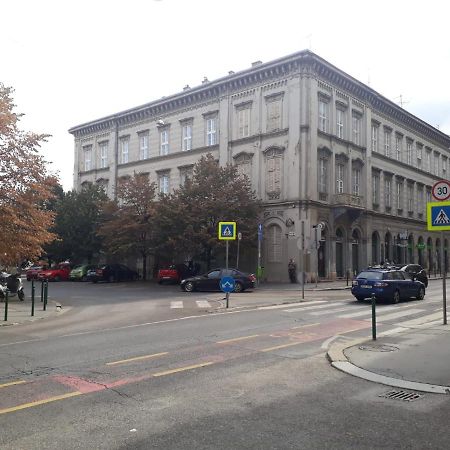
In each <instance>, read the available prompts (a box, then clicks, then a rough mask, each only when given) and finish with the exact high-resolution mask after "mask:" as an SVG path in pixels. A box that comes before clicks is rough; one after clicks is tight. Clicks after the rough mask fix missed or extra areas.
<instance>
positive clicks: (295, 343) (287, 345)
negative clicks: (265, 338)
mask: <svg viewBox="0 0 450 450" xmlns="http://www.w3.org/2000/svg"><path fill="white" fill-rule="evenodd" d="M300 344H304V342H291V343H290V344H284V345H277V346H276V347H269V348H263V349H262V350H260V351H261V352H270V351H271V350H278V349H279V348H285V347H292V346H293V345H300Z"/></svg>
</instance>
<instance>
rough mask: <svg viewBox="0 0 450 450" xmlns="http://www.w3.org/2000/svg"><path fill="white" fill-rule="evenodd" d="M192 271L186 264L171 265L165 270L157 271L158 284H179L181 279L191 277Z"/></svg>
mask: <svg viewBox="0 0 450 450" xmlns="http://www.w3.org/2000/svg"><path fill="white" fill-rule="evenodd" d="M192 275H193V271H192V270H190V269H189V267H188V266H186V264H172V265H170V266H168V267H167V268H166V269H159V270H158V275H157V280H158V283H159V284H162V283H164V282H168V283H179V282H180V281H181V280H182V279H183V278H186V277H191V276H192Z"/></svg>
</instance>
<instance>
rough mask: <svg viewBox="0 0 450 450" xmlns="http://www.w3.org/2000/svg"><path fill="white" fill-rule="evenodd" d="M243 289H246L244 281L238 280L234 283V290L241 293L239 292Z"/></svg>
mask: <svg viewBox="0 0 450 450" xmlns="http://www.w3.org/2000/svg"><path fill="white" fill-rule="evenodd" d="M243 290H244V289H243V286H242V283H240V282H239V281H236V283H235V285H234V292H237V293H239V292H242V291H243Z"/></svg>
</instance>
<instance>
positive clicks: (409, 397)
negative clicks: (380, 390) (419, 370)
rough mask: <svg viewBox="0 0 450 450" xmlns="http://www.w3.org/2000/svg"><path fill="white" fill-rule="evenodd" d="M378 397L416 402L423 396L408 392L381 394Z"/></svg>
mask: <svg viewBox="0 0 450 450" xmlns="http://www.w3.org/2000/svg"><path fill="white" fill-rule="evenodd" d="M378 397H384V398H391V399H394V400H402V401H403V402H413V401H415V400H419V398H422V397H423V395H421V394H417V393H416V392H408V391H389V392H386V393H385V394H381V395H379V396H378Z"/></svg>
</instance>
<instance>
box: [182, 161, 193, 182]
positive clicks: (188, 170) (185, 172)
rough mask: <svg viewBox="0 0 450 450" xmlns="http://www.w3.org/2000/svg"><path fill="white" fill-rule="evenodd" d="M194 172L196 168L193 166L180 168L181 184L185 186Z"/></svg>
mask: <svg viewBox="0 0 450 450" xmlns="http://www.w3.org/2000/svg"><path fill="white" fill-rule="evenodd" d="M193 174H194V168H193V167H192V166H189V167H181V168H180V186H184V185H185V184H186V181H187V180H191V179H192V176H193Z"/></svg>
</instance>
